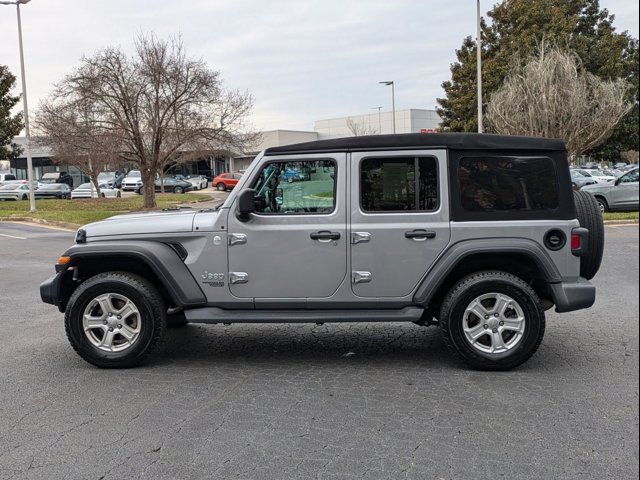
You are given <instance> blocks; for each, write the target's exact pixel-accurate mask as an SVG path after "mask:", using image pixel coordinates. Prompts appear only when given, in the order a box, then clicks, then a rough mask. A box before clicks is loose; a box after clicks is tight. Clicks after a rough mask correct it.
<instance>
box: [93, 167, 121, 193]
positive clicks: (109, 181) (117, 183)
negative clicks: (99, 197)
mask: <svg viewBox="0 0 640 480" xmlns="http://www.w3.org/2000/svg"><path fill="white" fill-rule="evenodd" d="M122 180H124V173H123V172H121V171H119V170H118V171H116V172H100V173H99V174H98V184H99V185H102V184H104V185H107V186H108V187H109V188H116V189H117V188H120V187H122Z"/></svg>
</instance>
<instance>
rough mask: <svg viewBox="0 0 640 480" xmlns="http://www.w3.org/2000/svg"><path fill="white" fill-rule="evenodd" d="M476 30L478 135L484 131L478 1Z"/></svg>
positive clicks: (478, 6)
mask: <svg viewBox="0 0 640 480" xmlns="http://www.w3.org/2000/svg"><path fill="white" fill-rule="evenodd" d="M476 3H477V12H476V17H477V29H478V36H477V39H476V47H477V48H476V66H477V71H476V76H477V83H478V133H482V132H483V131H484V125H483V121H482V31H481V30H482V29H481V24H480V0H477V2H476Z"/></svg>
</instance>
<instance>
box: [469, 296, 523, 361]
mask: <svg viewBox="0 0 640 480" xmlns="http://www.w3.org/2000/svg"><path fill="white" fill-rule="evenodd" d="M462 321H463V330H464V335H465V338H466V340H467V342H469V344H470V345H471V347H473V348H474V349H475V350H478V351H479V352H481V353H483V354H485V355H486V354H501V353H504V352H507V351H509V350H512V349H513V348H515V347H516V346H517V345H518V344H519V343H520V341H521V340H522V337H523V335H524V330H525V327H526V319H525V315H524V311H523V310H522V307H521V306H520V305H519V304H518V302H516V301H515V300H514V299H513V298H511V297H509V296H507V295H505V294H502V293H487V294H485V295H481V296H479V297H477V298H475V299H474V300H473V301H472V302H471V303H470V304H469V305H468V306H467V308H466V309H465V311H464V315H463V320H462Z"/></svg>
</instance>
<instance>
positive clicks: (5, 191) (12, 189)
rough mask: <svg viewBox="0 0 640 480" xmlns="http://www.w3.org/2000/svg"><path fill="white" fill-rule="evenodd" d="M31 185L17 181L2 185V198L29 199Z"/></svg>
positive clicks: (0, 190) (0, 188)
mask: <svg viewBox="0 0 640 480" xmlns="http://www.w3.org/2000/svg"><path fill="white" fill-rule="evenodd" d="M28 199H29V185H27V184H26V183H21V182H15V183H7V184H5V185H1V186H0V200H28Z"/></svg>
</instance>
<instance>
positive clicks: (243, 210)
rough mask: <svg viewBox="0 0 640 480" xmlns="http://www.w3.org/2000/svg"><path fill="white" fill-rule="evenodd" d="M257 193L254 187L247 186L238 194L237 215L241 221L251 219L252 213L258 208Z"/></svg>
mask: <svg viewBox="0 0 640 480" xmlns="http://www.w3.org/2000/svg"><path fill="white" fill-rule="evenodd" d="M255 195H256V191H255V190H254V189H253V188H245V189H244V190H242V191H241V192H240V193H239V194H238V209H237V213H236V217H237V218H238V220H240V221H241V222H248V221H249V220H250V219H251V214H252V213H253V212H254V211H255V209H256V205H255Z"/></svg>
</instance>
